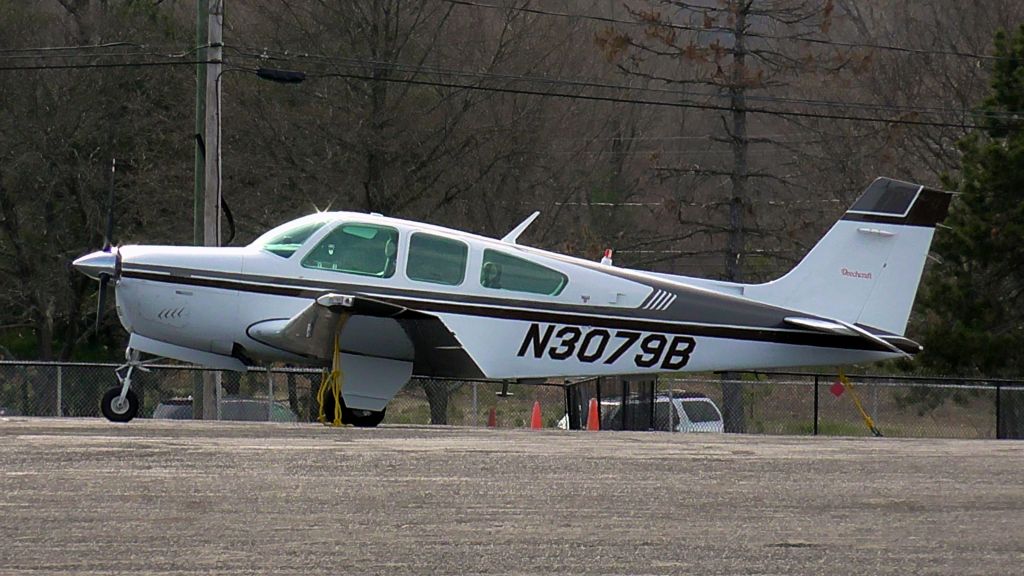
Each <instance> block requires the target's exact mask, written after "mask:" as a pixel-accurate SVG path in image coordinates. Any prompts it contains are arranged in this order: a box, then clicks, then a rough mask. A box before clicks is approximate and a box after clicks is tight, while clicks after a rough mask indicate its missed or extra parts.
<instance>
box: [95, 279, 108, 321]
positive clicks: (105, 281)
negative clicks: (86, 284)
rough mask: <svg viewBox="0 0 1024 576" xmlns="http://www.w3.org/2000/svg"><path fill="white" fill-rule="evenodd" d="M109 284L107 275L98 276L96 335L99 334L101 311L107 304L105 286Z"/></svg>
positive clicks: (101, 319)
mask: <svg viewBox="0 0 1024 576" xmlns="http://www.w3.org/2000/svg"><path fill="white" fill-rule="evenodd" d="M109 282H110V275H109V274H100V292H99V296H98V298H97V300H98V302H97V303H96V333H97V334H99V332H100V323H101V322H102V321H103V311H104V310H105V309H106V308H105V307H106V304H107V284H108V283H109Z"/></svg>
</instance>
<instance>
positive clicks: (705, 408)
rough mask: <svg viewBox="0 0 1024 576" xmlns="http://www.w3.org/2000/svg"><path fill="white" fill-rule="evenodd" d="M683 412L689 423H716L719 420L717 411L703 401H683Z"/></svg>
mask: <svg viewBox="0 0 1024 576" xmlns="http://www.w3.org/2000/svg"><path fill="white" fill-rule="evenodd" d="M683 410H685V411H686V417H687V418H689V419H690V422H718V420H720V419H721V417H720V416H719V415H718V410H715V407H714V406H713V405H712V404H711V403H710V402H706V401H704V400H683Z"/></svg>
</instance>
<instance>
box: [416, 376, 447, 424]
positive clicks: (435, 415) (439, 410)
mask: <svg viewBox="0 0 1024 576" xmlns="http://www.w3.org/2000/svg"><path fill="white" fill-rule="evenodd" d="M422 386H423V391H424V392H426V394H427V403H428V404H430V423H431V424H448V398H449V397H450V396H451V393H452V391H453V388H452V386H451V385H449V383H448V382H438V381H436V380H428V381H426V382H423V384H422Z"/></svg>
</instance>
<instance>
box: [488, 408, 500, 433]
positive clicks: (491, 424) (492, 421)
mask: <svg viewBox="0 0 1024 576" xmlns="http://www.w3.org/2000/svg"><path fill="white" fill-rule="evenodd" d="M487 427H488V428H497V427H498V411H497V410H495V409H494V406H491V411H490V412H488V413H487Z"/></svg>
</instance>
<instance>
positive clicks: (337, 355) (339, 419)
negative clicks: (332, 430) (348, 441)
mask: <svg viewBox="0 0 1024 576" xmlns="http://www.w3.org/2000/svg"><path fill="white" fill-rule="evenodd" d="M342 322H344V318H343V320H342ZM338 332H339V333H340V330H339V331H338ZM338 338H339V336H338V334H335V336H334V354H333V356H332V358H331V371H330V372H327V371H326V370H325V371H324V377H323V380H322V381H321V382H320V390H319V391H317V394H316V399H317V403H318V404H319V405H320V413H319V415H318V416H317V421H318V422H320V423H321V424H324V425H325V426H341V425H343V424H351V425H352V426H355V427H356V428H373V427H375V426H377V425H378V424H380V423H381V422H382V421H383V420H384V411H385V410H387V408H385V409H384V410H381V411H379V412H378V411H375V410H357V409H355V408H349V407H348V406H345V398H344V397H342V395H341V384H342V380H343V378H342V374H341V349H340V347H339V341H338ZM338 408H341V409H340V410H339V409H338Z"/></svg>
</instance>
